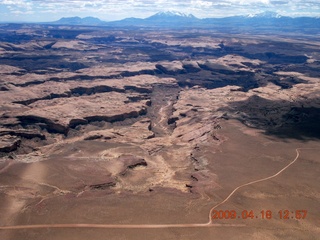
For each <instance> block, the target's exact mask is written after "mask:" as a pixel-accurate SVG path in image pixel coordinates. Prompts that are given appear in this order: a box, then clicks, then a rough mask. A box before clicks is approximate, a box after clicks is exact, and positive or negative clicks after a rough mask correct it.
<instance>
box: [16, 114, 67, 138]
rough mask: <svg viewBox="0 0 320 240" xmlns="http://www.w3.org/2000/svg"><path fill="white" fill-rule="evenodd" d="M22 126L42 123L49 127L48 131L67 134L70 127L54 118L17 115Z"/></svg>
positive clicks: (46, 127)
mask: <svg viewBox="0 0 320 240" xmlns="http://www.w3.org/2000/svg"><path fill="white" fill-rule="evenodd" d="M17 118H18V119H19V120H20V122H21V125H22V126H27V125H33V124H41V126H42V127H44V128H45V129H47V131H48V132H52V133H62V134H66V132H67V130H68V127H67V126H64V125H62V124H59V123H58V122H55V121H53V120H52V119H49V118H45V117H41V116H37V115H21V116H17Z"/></svg>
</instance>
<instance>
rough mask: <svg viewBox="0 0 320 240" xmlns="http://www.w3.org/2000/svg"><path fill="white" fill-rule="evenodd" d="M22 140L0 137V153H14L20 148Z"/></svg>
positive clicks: (7, 136)
mask: <svg viewBox="0 0 320 240" xmlns="http://www.w3.org/2000/svg"><path fill="white" fill-rule="evenodd" d="M20 143H21V139H20V138H18V137H14V136H10V135H4V136H0V152H4V153H8V152H13V151H15V150H17V149H18V147H19V146H20Z"/></svg>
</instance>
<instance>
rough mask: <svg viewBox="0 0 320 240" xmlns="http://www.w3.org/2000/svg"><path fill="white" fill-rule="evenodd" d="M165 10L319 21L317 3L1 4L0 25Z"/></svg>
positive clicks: (79, 0) (25, 0) (140, 0)
mask: <svg viewBox="0 0 320 240" xmlns="http://www.w3.org/2000/svg"><path fill="white" fill-rule="evenodd" d="M165 10H176V11H181V12H184V13H192V14H194V15H195V16H196V17H199V18H205V17H223V16H231V15H246V14H252V13H259V12H263V11H277V12H278V13H280V14H281V15H285V16H316V17H320V0H137V1H135V0H91V1H87V0H0V21H2V22H3V21H52V20H58V19H59V18H61V17H71V16H79V17H86V16H94V17H98V18H100V19H102V20H107V21H108V20H118V19H123V18H126V17H139V18H145V17H149V16H151V15H152V14H154V13H156V12H158V11H165Z"/></svg>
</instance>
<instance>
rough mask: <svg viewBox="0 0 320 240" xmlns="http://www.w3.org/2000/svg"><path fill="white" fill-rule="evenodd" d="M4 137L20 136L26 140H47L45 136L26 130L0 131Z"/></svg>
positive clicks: (0, 134)
mask: <svg viewBox="0 0 320 240" xmlns="http://www.w3.org/2000/svg"><path fill="white" fill-rule="evenodd" d="M4 135H11V136H18V137H23V138H26V139H32V138H39V139H41V140H45V139H46V136H45V135H44V134H42V133H39V132H37V131H34V130H26V129H18V130H13V129H5V128H4V129H0V136H4Z"/></svg>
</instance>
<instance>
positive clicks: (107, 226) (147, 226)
mask: <svg viewBox="0 0 320 240" xmlns="http://www.w3.org/2000/svg"><path fill="white" fill-rule="evenodd" d="M301 149H314V148H296V149H295V151H296V153H297V155H296V157H295V159H294V160H293V161H291V162H290V163H289V164H288V165H286V166H285V167H284V168H282V169H281V170H280V171H278V172H277V173H276V174H274V175H272V176H270V177H266V178H262V179H259V180H255V181H252V182H249V183H245V184H242V185H240V186H238V187H236V188H235V189H234V190H233V191H232V192H231V193H230V194H229V195H228V196H227V197H226V198H225V199H224V200H223V201H222V202H220V203H218V204H217V205H215V206H214V207H212V208H211V209H210V212H209V221H208V222H207V223H199V224H197V223H195V224H136V225H135V224H132V225H124V224H43V225H19V226H0V230H19V229H43V228H104V229H157V228H203V227H245V226H246V225H244V224H216V223H215V224H213V223H212V219H211V214H212V211H213V210H214V209H216V208H217V207H219V206H221V205H222V204H224V203H226V202H227V201H228V200H229V199H230V198H231V197H232V196H233V195H234V193H235V192H237V191H238V190H239V189H240V188H243V187H245V186H249V185H252V184H255V183H259V182H263V181H267V180H270V179H272V178H275V177H277V176H279V175H280V174H281V173H282V172H284V171H285V170H286V169H287V168H289V167H290V166H291V165H292V164H294V163H295V162H296V161H297V160H298V159H299V157H300V153H299V150H301Z"/></svg>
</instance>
